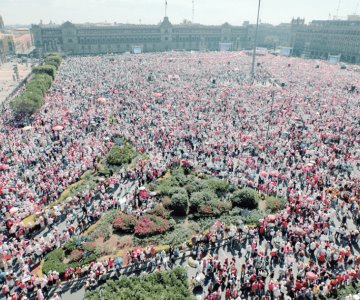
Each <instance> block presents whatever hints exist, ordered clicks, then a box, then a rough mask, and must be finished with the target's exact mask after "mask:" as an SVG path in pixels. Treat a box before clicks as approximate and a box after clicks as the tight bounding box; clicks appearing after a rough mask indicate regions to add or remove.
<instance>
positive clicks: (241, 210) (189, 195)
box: [42, 150, 286, 273]
mask: <svg viewBox="0 0 360 300" xmlns="http://www.w3.org/2000/svg"><path fill="white" fill-rule="evenodd" d="M116 151H118V150H116ZM127 151H128V150H126V152H127ZM124 161H126V163H128V162H129V160H124ZM142 191H146V192H145V193H144V195H145V196H142V197H152V198H153V200H154V201H155V203H156V205H155V206H154V207H153V208H152V209H150V210H148V211H146V212H145V213H144V214H143V215H142V216H140V217H135V216H134V215H132V214H127V213H125V212H122V211H120V210H110V211H108V212H107V213H105V214H104V215H103V216H102V217H101V219H100V220H99V221H98V222H97V223H95V224H94V225H93V226H91V227H90V228H89V229H88V230H87V231H85V233H84V234H83V235H82V236H81V240H80V241H79V240H77V241H76V243H77V244H79V243H82V244H81V245H83V244H85V245H86V247H87V248H89V247H90V248H92V249H93V252H91V253H90V252H89V250H88V249H87V250H86V251H81V254H82V255H83V256H82V257H81V258H79V259H78V260H77V261H78V262H83V261H84V259H86V260H89V259H92V260H95V259H98V260H100V259H102V258H103V257H106V256H116V257H118V256H122V257H124V260H125V263H126V258H125V255H126V253H127V251H131V250H132V249H133V248H135V247H138V246H140V247H146V246H149V245H152V246H155V248H156V251H161V250H162V249H164V250H167V249H169V247H170V246H179V247H181V245H182V244H183V243H184V241H187V242H188V244H190V243H191V238H192V236H193V235H195V234H199V233H204V232H205V231H206V230H209V229H210V228H211V227H212V226H213V225H214V223H215V221H216V220H220V221H222V222H223V223H224V224H225V225H226V226H230V225H236V224H238V222H239V221H240V220H242V221H243V222H244V223H245V224H248V225H249V226H257V225H258V222H259V220H260V219H261V218H264V217H265V216H266V215H268V214H270V213H274V212H276V211H278V210H280V209H282V208H283V207H284V206H285V204H286V201H285V200H283V199H280V198H275V197H265V198H264V197H260V195H259V194H258V193H257V192H256V191H255V190H252V189H248V188H246V189H238V188H237V187H235V186H232V185H230V184H229V182H228V181H226V180H223V179H218V178H215V177H210V176H206V175H204V174H199V173H195V172H192V171H191V170H188V169H186V168H185V169H184V168H177V169H172V170H170V171H169V172H168V173H167V174H166V175H165V176H164V177H163V178H160V179H158V180H156V181H154V182H153V183H151V184H149V185H148V186H147V187H145V189H142ZM140 193H141V192H140ZM141 195H143V194H140V196H141ZM150 195H152V196H150ZM261 199H263V200H261ZM143 200H144V199H143ZM260 203H261V204H262V205H259V204H260ZM79 245H80V244H79ZM66 247H67V246H65V247H64V249H57V250H55V251H56V254H54V252H55V251H53V252H51V253H50V254H48V255H47V256H46V258H45V263H44V265H43V268H42V269H43V271H44V272H45V273H46V272H47V270H57V271H59V272H60V271H62V270H64V268H65V266H64V265H68V267H70V266H72V265H73V263H74V261H72V260H69V259H68V256H69V255H70V257H71V255H72V253H70V252H69V251H67V250H66V249H67V248H66ZM79 247H80V246H79ZM81 247H82V246H81ZM89 253H90V254H89ZM77 254H79V255H80V253H77ZM54 257H55V258H56V260H54V259H53V258H54ZM60 257H61V259H60ZM59 260H60V261H61V262H62V263H61V264H59ZM54 261H55V263H54ZM49 264H50V265H51V266H49ZM59 266H60V267H59ZM58 267H59V268H58Z"/></svg>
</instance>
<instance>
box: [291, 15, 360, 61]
mask: <svg viewBox="0 0 360 300" xmlns="http://www.w3.org/2000/svg"><path fill="white" fill-rule="evenodd" d="M291 46H292V47H293V55H295V56H302V57H305V58H319V59H328V57H329V55H330V56H332V55H340V57H341V61H344V62H348V63H353V64H359V63H360V20H356V18H354V17H353V16H352V17H351V18H349V19H348V20H326V21H312V22H311V23H309V24H308V25H306V24H305V21H304V19H299V18H298V19H293V20H292V23H291Z"/></svg>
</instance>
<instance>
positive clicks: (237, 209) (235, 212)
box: [229, 207, 241, 216]
mask: <svg viewBox="0 0 360 300" xmlns="http://www.w3.org/2000/svg"><path fill="white" fill-rule="evenodd" d="M229 214H230V216H240V215H241V208H240V207H234V208H233V209H232V210H231V211H230V213H229Z"/></svg>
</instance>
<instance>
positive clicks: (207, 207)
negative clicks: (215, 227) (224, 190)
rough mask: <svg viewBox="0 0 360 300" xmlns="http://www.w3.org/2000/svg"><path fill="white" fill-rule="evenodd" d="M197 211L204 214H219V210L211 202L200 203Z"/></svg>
mask: <svg viewBox="0 0 360 300" xmlns="http://www.w3.org/2000/svg"><path fill="white" fill-rule="evenodd" d="M198 212H199V214H201V215H204V216H219V215H220V211H219V210H218V209H217V208H216V207H215V206H214V205H212V204H202V205H200V206H199V207H198Z"/></svg>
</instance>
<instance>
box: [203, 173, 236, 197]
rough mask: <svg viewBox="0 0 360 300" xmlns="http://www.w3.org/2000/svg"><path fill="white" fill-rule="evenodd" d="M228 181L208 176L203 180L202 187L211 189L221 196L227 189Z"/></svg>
mask: <svg viewBox="0 0 360 300" xmlns="http://www.w3.org/2000/svg"><path fill="white" fill-rule="evenodd" d="M229 186H230V184H229V182H228V181H226V180H222V179H218V178H210V179H208V180H206V181H205V182H204V188H206V189H208V190H211V191H213V192H214V193H216V194H217V195H218V196H219V197H221V196H223V195H224V194H225V193H226V192H227V191H228V189H229Z"/></svg>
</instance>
